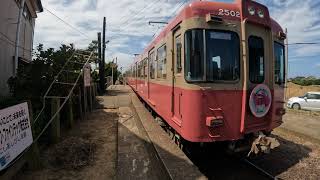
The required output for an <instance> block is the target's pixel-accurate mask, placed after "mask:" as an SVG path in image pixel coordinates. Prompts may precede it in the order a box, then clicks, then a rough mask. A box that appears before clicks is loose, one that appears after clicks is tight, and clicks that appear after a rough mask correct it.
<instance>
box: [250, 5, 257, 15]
mask: <svg viewBox="0 0 320 180" xmlns="http://www.w3.org/2000/svg"><path fill="white" fill-rule="evenodd" d="M248 11H249V14H250V15H252V16H253V15H255V13H256V10H255V9H254V7H252V6H251V7H249V8H248Z"/></svg>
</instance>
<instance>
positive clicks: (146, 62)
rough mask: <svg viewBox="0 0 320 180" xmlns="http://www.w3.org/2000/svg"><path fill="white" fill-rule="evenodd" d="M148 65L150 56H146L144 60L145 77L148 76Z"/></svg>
mask: <svg viewBox="0 0 320 180" xmlns="http://www.w3.org/2000/svg"><path fill="white" fill-rule="evenodd" d="M147 66H148V58H145V59H144V60H143V77H144V78H147V72H148V68H147Z"/></svg>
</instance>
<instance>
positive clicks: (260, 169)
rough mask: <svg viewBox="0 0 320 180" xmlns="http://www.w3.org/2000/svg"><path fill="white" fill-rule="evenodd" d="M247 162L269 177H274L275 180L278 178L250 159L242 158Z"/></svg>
mask: <svg viewBox="0 0 320 180" xmlns="http://www.w3.org/2000/svg"><path fill="white" fill-rule="evenodd" d="M242 160H243V161H244V162H245V163H247V164H249V165H250V166H252V167H254V168H255V169H257V170H258V171H260V172H261V173H263V174H264V175H266V176H267V177H268V178H270V179H274V180H278V178H277V177H275V176H273V175H271V174H270V173H268V172H267V171H265V170H263V169H262V168H260V167H259V166H257V165H255V164H254V163H252V162H250V161H249V160H248V159H242Z"/></svg>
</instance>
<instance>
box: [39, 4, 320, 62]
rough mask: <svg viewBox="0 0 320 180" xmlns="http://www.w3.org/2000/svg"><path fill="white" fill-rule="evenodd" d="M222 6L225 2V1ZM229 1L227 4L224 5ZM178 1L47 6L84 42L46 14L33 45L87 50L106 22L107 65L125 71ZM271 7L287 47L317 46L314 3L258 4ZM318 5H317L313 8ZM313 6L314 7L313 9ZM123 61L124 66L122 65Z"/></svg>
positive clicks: (310, 51) (296, 51) (319, 24)
mask: <svg viewBox="0 0 320 180" xmlns="http://www.w3.org/2000/svg"><path fill="white" fill-rule="evenodd" d="M226 1H227V0H226ZM229 1H230V0H229ZM181 2H182V1H181V0H158V1H157V0H144V1H140V0H139V1H131V0H46V1H44V0H43V1H42V3H43V6H44V7H45V8H47V9H49V10H50V11H52V12H53V13H55V14H56V15H58V16H59V17H61V18H63V19H64V20H66V21H67V22H69V23H70V24H72V26H75V27H77V29H79V30H80V31H81V32H84V33H85V34H87V36H89V38H88V37H86V36H83V35H81V34H80V33H78V32H77V31H75V30H74V29H72V28H70V27H68V26H66V25H65V24H64V23H62V22H60V21H59V20H58V19H57V18H55V17H54V16H53V15H51V14H50V13H48V12H46V10H45V12H43V13H40V14H39V15H38V16H39V17H38V19H37V21H36V30H35V43H34V45H35V46H36V45H37V44H38V43H43V44H44V45H45V47H58V46H59V45H60V44H62V43H65V44H69V43H75V45H76V47H79V48H83V47H86V46H87V45H88V44H89V43H90V41H91V40H94V39H97V32H98V31H102V18H103V17H104V16H106V17H107V39H108V40H110V43H109V44H108V45H107V52H106V54H107V57H108V58H107V59H110V58H111V57H116V56H118V57H119V62H121V66H127V63H130V62H131V61H132V59H133V54H134V53H139V52H141V51H142V50H143V47H145V46H146V45H147V44H148V42H149V41H150V40H151V39H152V35H153V34H154V33H155V32H157V31H158V27H153V26H149V25H148V24H147V23H148V21H151V20H157V21H166V20H168V19H169V18H170V17H171V16H172V15H173V14H174V13H175V12H177V9H178V8H179V7H180V6H181ZM260 2H262V3H263V4H266V5H268V6H269V7H270V12H271V15H272V17H274V19H276V20H277V21H278V22H279V23H280V24H281V26H282V27H284V28H288V30H289V41H290V42H291V43H293V42H314V41H319V42H320V21H319V16H320V8H319V5H316V3H315V1H314V0H304V1H301V0H260ZM318 4H319V3H318ZM317 6H318V7H317ZM319 52H320V46H319V45H312V46H294V47H290V56H291V57H295V59H301V58H302V57H305V56H316V55H319V54H320V53H319ZM122 59H123V60H122Z"/></svg>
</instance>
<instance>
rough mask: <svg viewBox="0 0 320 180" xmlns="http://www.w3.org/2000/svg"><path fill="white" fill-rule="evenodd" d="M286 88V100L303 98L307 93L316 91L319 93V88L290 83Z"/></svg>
mask: <svg viewBox="0 0 320 180" xmlns="http://www.w3.org/2000/svg"><path fill="white" fill-rule="evenodd" d="M287 86H288V88H287V89H286V99H289V98H291V97H297V96H303V95H305V94H306V93H307V92H310V91H316V92H320V86H300V85H297V84H294V83H292V82H290V83H288V85H287Z"/></svg>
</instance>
